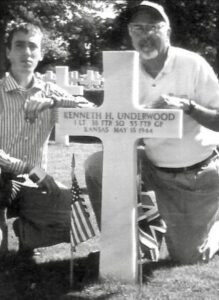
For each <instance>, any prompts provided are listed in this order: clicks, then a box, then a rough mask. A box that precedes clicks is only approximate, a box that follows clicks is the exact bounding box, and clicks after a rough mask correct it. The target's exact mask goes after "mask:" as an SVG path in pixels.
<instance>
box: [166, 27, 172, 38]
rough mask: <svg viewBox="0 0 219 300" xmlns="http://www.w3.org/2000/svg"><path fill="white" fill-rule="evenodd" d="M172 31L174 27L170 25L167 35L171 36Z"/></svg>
mask: <svg viewBox="0 0 219 300" xmlns="http://www.w3.org/2000/svg"><path fill="white" fill-rule="evenodd" d="M171 33H172V29H171V28H170V27H169V28H168V29H167V35H168V37H169V38H170V37H171Z"/></svg>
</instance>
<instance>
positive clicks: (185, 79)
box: [85, 1, 219, 264]
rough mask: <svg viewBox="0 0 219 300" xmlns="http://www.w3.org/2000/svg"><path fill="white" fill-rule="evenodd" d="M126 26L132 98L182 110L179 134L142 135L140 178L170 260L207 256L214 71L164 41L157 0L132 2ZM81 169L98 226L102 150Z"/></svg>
mask: <svg viewBox="0 0 219 300" xmlns="http://www.w3.org/2000/svg"><path fill="white" fill-rule="evenodd" d="M128 30H129V35H130V38H131V41H132V44H133V47H134V48H135V50H136V51H138V52H139V55H140V71H139V72H140V86H139V93H140V96H139V103H140V104H141V105H142V106H143V107H148V108H168V109H171V108H180V109H182V110H183V112H184V130H183V138H182V139H181V140H178V139H171V140H170V139H166V138H163V139H145V140H144V144H145V157H144V162H143V172H142V178H143V180H144V182H145V184H146V185H147V188H148V190H154V191H155V194H156V198H157V203H158V208H159V212H160V214H161V216H162V218H163V219H164V221H165V222H166V225H167V233H166V243H167V247H168V250H169V254H170V256H171V258H172V259H173V260H175V261H177V262H179V263H183V264H193V263H196V262H198V261H208V260H209V259H211V258H212V257H213V256H214V254H215V253H216V252H217V251H218V249H219V234H218V232H219V159H218V154H217V150H216V146H217V144H218V134H217V133H216V132H218V131H219V113H218V111H219V84H218V80H217V77H216V75H215V74H214V72H213V70H212V68H211V67H210V66H209V64H208V63H207V62H206V61H205V60H204V59H203V58H202V57H200V56H199V55H198V54H196V53H193V52H190V51H187V50H184V49H181V48H176V47H173V46H171V45H170V33H171V28H170V23H169V19H168V16H167V15H166V13H165V11H164V9H163V8H162V7H161V6H160V5H158V4H156V3H153V2H149V1H143V2H141V3H140V4H139V5H138V6H135V7H133V8H132V9H131V10H130V11H129V12H128ZM146 165H147V166H146ZM85 167H86V181H87V186H88V190H89V194H90V197H91V201H92V202H93V206H94V211H95V213H96V216H97V220H98V223H99V225H100V222H101V218H100V205H101V175H102V171H101V167H102V154H101V153H96V154H94V155H93V156H92V157H90V158H89V159H88V161H87V162H86V165H85Z"/></svg>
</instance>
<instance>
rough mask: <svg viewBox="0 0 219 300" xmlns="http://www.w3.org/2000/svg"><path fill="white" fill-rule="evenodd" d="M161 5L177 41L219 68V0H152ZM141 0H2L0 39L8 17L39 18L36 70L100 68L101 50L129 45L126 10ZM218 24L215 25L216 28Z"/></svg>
mask: <svg viewBox="0 0 219 300" xmlns="http://www.w3.org/2000/svg"><path fill="white" fill-rule="evenodd" d="M154 1H155V2H157V3H159V4H162V5H164V7H165V8H166V10H167V12H168V14H169V16H170V21H171V25H172V41H173V42H174V44H175V45H178V46H182V47H185V48H187V49H190V50H193V51H196V52H199V53H201V54H202V55H203V56H205V57H206V58H207V60H208V61H209V62H210V63H211V65H212V66H213V67H214V68H215V69H216V71H217V70H219V63H218V61H219V55H218V54H217V53H219V51H217V50H218V49H219V37H218V36H217V34H216V29H217V28H218V29H219V8H218V6H219V4H218V3H217V2H218V0H193V1H188V0H178V1H175V0H154ZM138 2H141V0H49V1H47V0H32V1H28V0H1V2H0V38H2V39H1V40H3V35H4V31H5V27H6V24H7V22H8V21H10V20H13V19H15V18H17V17H19V18H21V19H24V20H25V19H27V18H29V17H31V18H39V19H40V20H41V22H42V25H43V27H44V28H45V29H46V38H45V40H44V51H45V55H44V59H43V61H42V62H41V63H40V65H39V67H38V71H40V72H45V71H46V70H47V69H51V68H53V67H54V66H55V65H57V64H59V65H63V64H64V65H68V66H69V67H70V69H72V70H80V71H81V72H85V71H86V69H87V68H90V67H93V68H94V67H96V68H98V69H99V70H102V54H101V53H102V51H103V50H126V49H131V44H130V41H129V38H128V34H127V29H126V19H125V15H126V9H127V8H129V7H131V6H132V5H134V4H136V3H138ZM217 26H218V27H217ZM4 53H5V49H4V47H3V43H1V44H0V61H1V65H0V76H2V74H3V73H4V72H5V64H3V62H4V59H5V57H4Z"/></svg>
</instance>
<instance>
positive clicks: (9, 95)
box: [0, 74, 83, 175]
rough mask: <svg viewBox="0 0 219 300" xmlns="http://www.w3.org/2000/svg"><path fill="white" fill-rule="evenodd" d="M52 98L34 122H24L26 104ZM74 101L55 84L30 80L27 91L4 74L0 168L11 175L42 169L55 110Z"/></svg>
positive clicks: (0, 88) (0, 101)
mask: <svg viewBox="0 0 219 300" xmlns="http://www.w3.org/2000/svg"><path fill="white" fill-rule="evenodd" d="M53 95H54V96H55V98H56V101H55V107H53V108H51V109H47V110H44V111H43V112H41V113H40V114H39V115H38V118H37V119H36V120H35V122H34V123H29V122H26V121H25V114H24V105H25V102H26V101H31V97H34V98H35V99H36V98H37V97H39V98H41V99H42V98H45V97H47V98H48V97H50V98H52V97H53ZM78 99H79V101H80V99H83V98H82V97H73V96H71V95H69V94H67V93H65V91H63V90H62V89H61V88H59V87H58V86H57V85H55V84H53V83H49V82H48V83H46V82H44V81H42V80H41V79H39V78H36V77H34V80H33V85H32V87H31V88H29V89H24V88H23V87H21V86H19V85H18V83H17V82H16V81H15V80H14V78H13V77H12V76H11V75H10V74H8V75H6V76H5V77H4V78H3V79H2V80H1V81H0V149H1V150H0V168H1V169H2V170H3V171H5V172H10V173H13V174H16V175H18V174H24V173H29V172H30V170H31V169H32V168H33V167H34V166H40V167H43V159H45V156H46V149H47V144H48V139H49V135H50V133H51V130H52V128H53V127H54V125H55V122H56V116H57V109H56V107H75V106H76V102H78Z"/></svg>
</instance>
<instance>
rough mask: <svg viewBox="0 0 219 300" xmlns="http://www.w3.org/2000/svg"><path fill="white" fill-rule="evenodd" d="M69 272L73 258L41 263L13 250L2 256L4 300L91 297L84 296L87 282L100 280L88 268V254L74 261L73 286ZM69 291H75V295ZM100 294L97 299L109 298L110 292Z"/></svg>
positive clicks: (1, 295)
mask: <svg viewBox="0 0 219 300" xmlns="http://www.w3.org/2000/svg"><path fill="white" fill-rule="evenodd" d="M69 275H70V261H69V260H60V261H50V262H46V263H40V264H39V263H36V261H35V260H34V259H31V258H25V257H20V256H18V255H17V254H16V253H15V252H10V253H9V254H7V255H6V256H4V257H2V258H0V299H1V300H9V299H10V300H30V299H31V300H44V299H45V300H59V299H90V298H85V296H84V298H83V293H80V291H82V290H83V289H84V288H85V287H86V285H88V284H90V283H91V282H95V281H96V278H94V274H93V273H92V270H88V267H87V263H86V257H85V258H77V259H75V260H74V272H73V278H74V282H73V285H72V287H71V288H70V278H69ZM69 293H72V296H71V298H69V295H70V294H69ZM74 294H75V295H76V298H75V296H74ZM63 295H65V296H64V297H63ZM96 296H97V297H96ZM96 296H95V298H93V299H107V298H108V295H101V298H99V296H98V295H96ZM105 296H106V297H105Z"/></svg>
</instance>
